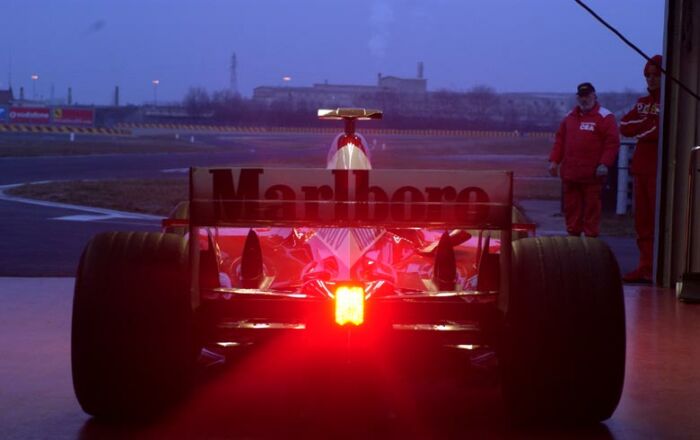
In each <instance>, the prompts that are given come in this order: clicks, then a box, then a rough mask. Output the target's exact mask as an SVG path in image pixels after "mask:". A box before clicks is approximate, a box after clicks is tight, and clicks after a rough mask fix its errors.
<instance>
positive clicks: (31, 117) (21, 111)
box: [8, 107, 50, 124]
mask: <svg viewBox="0 0 700 440" xmlns="http://www.w3.org/2000/svg"><path fill="white" fill-rule="evenodd" d="M49 114H50V113H49V109H48V108H46V107H10V113H9V115H8V116H9V118H8V120H9V122H10V123H12V124H48V123H49Z"/></svg>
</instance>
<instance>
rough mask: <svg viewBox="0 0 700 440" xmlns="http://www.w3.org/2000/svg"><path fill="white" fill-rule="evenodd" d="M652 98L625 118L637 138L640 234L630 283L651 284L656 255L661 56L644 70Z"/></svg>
mask: <svg viewBox="0 0 700 440" xmlns="http://www.w3.org/2000/svg"><path fill="white" fill-rule="evenodd" d="M644 77H645V78H646V81H647V89H648V90H649V95H647V96H643V97H641V98H639V99H638V100H637V103H636V104H635V105H634V107H633V108H632V110H630V111H629V112H628V113H627V114H626V115H625V116H623V117H622V120H621V122H620V131H621V133H622V135H623V136H626V137H635V138H637V147H636V148H635V150H634V156H632V167H631V169H630V172H631V174H632V176H633V178H634V227H635V229H636V231H637V246H638V247H639V266H638V267H637V268H636V269H635V270H633V271H632V272H630V273H628V274H626V275H625V276H624V277H622V279H623V280H624V281H626V282H643V283H651V281H652V259H653V253H654V215H655V212H656V166H657V157H658V154H659V149H658V144H659V109H660V102H659V97H660V93H661V55H655V56H653V57H652V58H651V59H650V60H649V61H648V62H647V63H646V65H645V66H644Z"/></svg>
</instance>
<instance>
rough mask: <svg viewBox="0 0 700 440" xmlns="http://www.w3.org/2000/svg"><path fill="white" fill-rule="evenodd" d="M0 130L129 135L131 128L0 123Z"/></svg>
mask: <svg viewBox="0 0 700 440" xmlns="http://www.w3.org/2000/svg"><path fill="white" fill-rule="evenodd" d="M0 132H2V133H54V134H56V133H65V134H88V135H103V136H104V135H109V136H131V130H128V129H125V128H103V127H76V126H71V125H30V124H0Z"/></svg>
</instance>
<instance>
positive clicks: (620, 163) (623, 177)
mask: <svg viewBox="0 0 700 440" xmlns="http://www.w3.org/2000/svg"><path fill="white" fill-rule="evenodd" d="M630 145H634V144H633V143H632V142H629V141H623V142H621V143H620V153H619V155H618V157H617V205H616V207H615V214H617V215H625V214H627V205H628V203H627V201H628V200H629V191H628V189H627V186H628V185H629V171H628V170H629V160H630V154H629V148H630Z"/></svg>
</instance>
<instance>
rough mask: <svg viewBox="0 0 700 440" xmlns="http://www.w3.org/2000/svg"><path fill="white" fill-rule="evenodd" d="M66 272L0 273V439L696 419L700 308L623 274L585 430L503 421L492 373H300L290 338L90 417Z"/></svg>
mask: <svg viewBox="0 0 700 440" xmlns="http://www.w3.org/2000/svg"><path fill="white" fill-rule="evenodd" d="M73 283H74V280H73V279H72V278H9V279H8V278H0V286H2V289H0V353H2V358H1V360H0V438H2V439H5V440H15V439H17V440H19V439H22V440H24V439H48V438H50V439H84V440H91V439H104V438H110V439H118V438H145V439H162V438H167V439H180V438H196V439H237V438H246V439H258V438H420V439H424V438H493V439H520V438H528V439H532V438H546V439H564V438H566V439H661V438H663V439H691V438H697V433H698V432H700V419H698V417H697V408H698V407H700V381H698V380H697V379H698V374H697V365H700V346H699V345H698V344H695V343H693V341H696V340H697V339H698V337H700V308H698V307H697V306H692V305H686V304H682V303H679V302H677V301H676V300H675V297H674V296H673V294H672V292H671V291H669V290H664V289H656V288H651V287H632V286H626V287H625V302H626V308H627V324H628V328H627V335H628V349H627V351H628V357H627V376H626V382H625V389H624V391H623V395H622V400H621V403H620V406H619V407H618V409H617V411H616V412H615V414H614V415H613V417H612V418H611V419H610V420H608V421H607V422H606V423H605V424H601V425H598V426H594V427H592V428H590V429H586V430H572V429H564V428H548V429H541V430H537V431H517V430H511V429H509V428H508V427H507V426H506V424H505V420H504V417H503V410H502V407H501V399H500V392H499V387H498V385H497V382H496V381H495V380H494V377H493V375H490V374H489V373H483V372H479V371H472V372H471V373H467V372H466V371H465V372H464V374H463V375H454V374H437V375H425V376H424V377H422V378H421V377H419V378H418V380H413V381H410V382H406V381H402V380H401V379H400V377H399V376H398V375H397V374H395V373H396V372H397V371H396V370H395V369H392V366H391V365H389V364H381V363H374V364H372V365H369V366H367V367H364V368H362V369H358V370H355V371H347V369H346V370H345V371H341V372H340V374H338V376H339V377H344V379H343V380H342V381H340V380H325V381H321V380H320V379H319V380H315V379H314V378H313V377H312V378H307V379H305V380H303V379H301V378H300V376H298V375H297V374H298V373H299V369H298V368H297V367H299V366H300V365H302V366H307V367H308V366H309V362H308V359H302V358H299V357H294V354H295V353H294V352H293V351H291V350H287V351H284V352H282V356H277V357H274V358H270V357H266V356H265V355H264V353H263V354H261V355H259V356H256V357H251V358H247V359H246V361H245V362H239V363H238V364H235V365H232V366H231V367H230V368H216V367H214V368H210V369H202V370H201V372H200V378H199V384H198V386H197V387H196V388H195V391H194V392H193V394H192V395H191V396H190V397H189V398H188V399H187V400H185V401H184V402H183V403H182V405H181V406H179V407H177V408H175V409H174V410H173V411H172V412H170V413H168V414H165V415H164V416H163V417H161V418H159V419H158V420H154V421H151V422H147V423H142V424H138V425H125V424H108V423H100V422H97V421H95V420H93V419H91V418H90V417H88V416H87V415H86V414H84V413H83V412H82V411H81V409H80V407H79V405H78V403H77V401H76V400H75V397H74V395H73V389H72V384H71V375H70V314H71V300H72V288H73ZM278 348H279V347H278ZM425 361H426V360H425V359H421V358H416V359H415V363H417V364H420V363H421V362H423V363H426V362H425ZM427 361H430V360H429V359H428V360H427ZM428 363H429V362H428ZM340 368H341V369H342V368H344V367H342V366H341V367H340ZM331 373H333V372H331ZM346 373H351V374H352V373H354V376H350V377H351V378H350V379H348V378H347V377H348V376H347V374H346ZM552 423H553V424H554V423H556V421H555V420H553V421H552Z"/></svg>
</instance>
